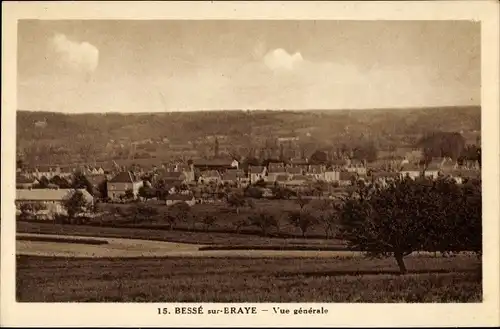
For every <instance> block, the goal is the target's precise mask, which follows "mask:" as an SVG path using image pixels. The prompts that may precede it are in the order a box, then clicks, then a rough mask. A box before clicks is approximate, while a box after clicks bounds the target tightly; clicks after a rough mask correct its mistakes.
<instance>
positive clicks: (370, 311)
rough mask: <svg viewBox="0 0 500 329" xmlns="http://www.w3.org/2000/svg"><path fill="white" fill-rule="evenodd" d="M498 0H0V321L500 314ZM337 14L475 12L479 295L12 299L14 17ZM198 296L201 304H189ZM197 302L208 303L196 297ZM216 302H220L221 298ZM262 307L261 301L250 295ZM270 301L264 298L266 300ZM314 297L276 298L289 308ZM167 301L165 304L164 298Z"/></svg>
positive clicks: (442, 320) (117, 322)
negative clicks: (248, 308)
mask: <svg viewBox="0 0 500 329" xmlns="http://www.w3.org/2000/svg"><path fill="white" fill-rule="evenodd" d="M498 14H499V5H498V2H496V1H493V0H492V1H433V2H431V1H421V2H418V1H414V2H406V1H391V2H288V3H286V2H265V3H263V2H261V3H259V2H254V3H251V2H215V3H210V2H203V3H202V2H193V3H190V2H123V3H121V2H64V3H63V2H57V3H56V2H31V3H30V2H26V3H22V2H18V3H16V2H3V3H2V138H1V142H2V149H1V150H2V177H1V178H2V179H1V181H2V190H1V192H2V193H1V195H2V212H1V217H2V218H3V220H2V223H1V225H2V227H1V228H2V230H1V237H2V239H1V246H2V248H1V250H2V254H1V256H2V257H1V289H0V295H1V296H0V297H1V312H0V324H1V325H2V326H92V325H99V326H140V327H149V326H297V327H298V326H301V327H311V326H315V327H320V326H494V325H499V324H500V314H499V281H500V279H499V262H498V260H499V250H500V247H499V232H500V226H499V222H500V221H499V217H500V216H499V209H498V208H499V203H498V201H499V171H498V168H499V167H500V166H499V154H500V153H499V135H498V131H499V94H498V90H499V66H498V63H499V22H498ZM26 18H38V19H89V18H90V19H335V20H377V19H384V20H477V21H481V30H482V39H481V45H482V48H481V63H482V91H481V100H482V130H483V131H482V133H483V134H484V137H483V138H482V143H483V145H482V147H483V150H484V151H483V157H484V159H483V172H482V175H483V190H484V191H483V205H484V206H483V214H484V249H483V250H484V260H485V261H484V262H483V263H484V264H483V273H484V274H483V275H484V302H483V303H478V304H431V305H427V304H318V305H320V306H323V307H328V309H329V315H328V316H318V315H316V316H304V315H302V316H299V315H296V316H273V315H272V314H271V313H270V312H267V315H266V313H264V314H262V313H261V314H260V315H258V316H255V315H254V316H248V315H247V316H243V317H242V316H230V315H226V316H222V315H219V316H207V315H203V316H200V315H197V316H187V315H184V316H175V315H169V316H168V317H166V316H163V317H162V316H158V315H156V308H157V307H162V306H165V305H164V304H133V303H129V304H111V303H107V304H98V303H92V304H87V303H85V304H79V303H72V304H48V303H45V304H44V303H31V304H21V303H16V302H15V296H14V288H15V266H14V265H15V264H14V262H15V222H14V220H13V219H12V218H13V214H14V202H13V200H14V178H15V136H16V135H15V109H16V48H17V47H16V45H17V38H16V36H17V24H16V22H17V20H18V19H26ZM194 305H201V304H194ZM202 305H203V306H204V307H205V308H207V307H209V304H207V303H205V304H202ZM219 305H220V304H219ZM254 305H256V306H259V307H265V305H266V304H260V305H259V304H254ZM272 305H277V304H267V308H270V307H272ZM311 305H312V304H281V305H279V306H281V307H286V306H289V307H290V308H297V307H299V306H311ZM169 306H173V305H169Z"/></svg>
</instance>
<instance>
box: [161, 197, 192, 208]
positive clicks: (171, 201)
mask: <svg viewBox="0 0 500 329" xmlns="http://www.w3.org/2000/svg"><path fill="white" fill-rule="evenodd" d="M182 202H185V203H186V204H187V205H189V206H191V207H192V206H194V205H195V204H196V199H195V197H194V195H193V194H170V195H168V196H167V199H166V204H167V206H172V205H174V204H176V203H182Z"/></svg>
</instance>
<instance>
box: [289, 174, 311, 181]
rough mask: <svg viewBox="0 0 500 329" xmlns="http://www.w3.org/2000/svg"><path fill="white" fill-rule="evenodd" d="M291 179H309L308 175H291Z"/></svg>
mask: <svg viewBox="0 0 500 329" xmlns="http://www.w3.org/2000/svg"><path fill="white" fill-rule="evenodd" d="M291 180H309V177H307V176H304V175H293V176H292V178H291Z"/></svg>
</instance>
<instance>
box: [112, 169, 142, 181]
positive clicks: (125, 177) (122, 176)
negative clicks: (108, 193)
mask: <svg viewBox="0 0 500 329" xmlns="http://www.w3.org/2000/svg"><path fill="white" fill-rule="evenodd" d="M138 181H139V179H138V178H137V177H136V176H135V175H134V174H133V173H132V172H130V171H122V172H120V173H118V174H117V175H116V176H115V177H113V178H112V179H111V180H110V181H109V182H110V183H135V182H138Z"/></svg>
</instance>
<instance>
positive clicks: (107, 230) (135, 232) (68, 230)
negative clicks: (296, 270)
mask: <svg viewBox="0 0 500 329" xmlns="http://www.w3.org/2000/svg"><path fill="white" fill-rule="evenodd" d="M16 226H17V228H16V229H17V233H36V234H57V235H77V236H86V237H108V238H128V239H143V240H156V241H169V242H177V243H193V244H202V245H220V246H233V247H241V246H247V247H248V246H268V247H271V246H274V247H275V246H304V245H307V246H316V247H318V248H319V247H326V246H328V247H338V248H343V247H344V243H343V242H342V241H341V240H334V239H329V240H325V239H299V238H275V237H262V236H258V235H252V234H236V233H222V232H203V231H200V232H190V231H185V230H173V231H171V230H165V229H163V230H161V229H157V228H156V229H154V228H150V229H147V228H131V227H101V226H89V225H67V224H65V225H62V224H53V223H41V222H22V221H18V222H17V225H16Z"/></svg>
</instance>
